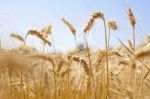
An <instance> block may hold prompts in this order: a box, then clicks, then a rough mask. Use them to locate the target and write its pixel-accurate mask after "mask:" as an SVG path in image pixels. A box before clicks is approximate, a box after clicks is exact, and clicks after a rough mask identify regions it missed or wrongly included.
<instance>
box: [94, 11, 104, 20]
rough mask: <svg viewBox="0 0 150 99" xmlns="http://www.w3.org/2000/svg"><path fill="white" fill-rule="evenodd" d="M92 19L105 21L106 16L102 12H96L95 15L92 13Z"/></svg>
mask: <svg viewBox="0 0 150 99" xmlns="http://www.w3.org/2000/svg"><path fill="white" fill-rule="evenodd" d="M92 18H94V19H97V18H100V19H103V18H104V14H103V13H101V12H94V13H92Z"/></svg>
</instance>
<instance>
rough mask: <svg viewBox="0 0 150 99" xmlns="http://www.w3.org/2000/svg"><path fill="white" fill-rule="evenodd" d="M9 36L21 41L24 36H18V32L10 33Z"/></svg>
mask: <svg viewBox="0 0 150 99" xmlns="http://www.w3.org/2000/svg"><path fill="white" fill-rule="evenodd" d="M10 36H11V37H13V38H15V39H17V40H19V41H21V42H24V38H23V37H22V36H20V35H19V34H16V33H11V34H10Z"/></svg>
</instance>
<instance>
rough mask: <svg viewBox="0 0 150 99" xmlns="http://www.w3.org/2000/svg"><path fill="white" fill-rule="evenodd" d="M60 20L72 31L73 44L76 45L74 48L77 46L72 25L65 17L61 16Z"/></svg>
mask: <svg viewBox="0 0 150 99" xmlns="http://www.w3.org/2000/svg"><path fill="white" fill-rule="evenodd" d="M62 21H63V23H64V24H65V25H66V26H67V27H68V28H69V29H70V31H71V32H72V34H73V37H74V40H75V45H76V48H77V40H76V29H75V28H74V27H73V25H72V24H71V23H70V22H68V21H67V20H66V19H65V18H62Z"/></svg>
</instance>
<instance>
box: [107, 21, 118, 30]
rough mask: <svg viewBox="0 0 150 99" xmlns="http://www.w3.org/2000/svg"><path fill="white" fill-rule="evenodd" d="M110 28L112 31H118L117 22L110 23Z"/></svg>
mask: <svg viewBox="0 0 150 99" xmlns="http://www.w3.org/2000/svg"><path fill="white" fill-rule="evenodd" d="M108 27H109V28H110V29H112V30H117V23H116V22H115V21H109V22H108Z"/></svg>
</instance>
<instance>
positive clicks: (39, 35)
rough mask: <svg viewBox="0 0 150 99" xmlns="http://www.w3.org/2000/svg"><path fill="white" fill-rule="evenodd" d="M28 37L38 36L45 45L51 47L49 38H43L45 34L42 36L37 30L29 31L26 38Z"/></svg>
mask: <svg viewBox="0 0 150 99" xmlns="http://www.w3.org/2000/svg"><path fill="white" fill-rule="evenodd" d="M28 35H34V36H37V37H38V38H39V39H41V40H42V41H43V42H44V44H48V45H49V46H51V42H50V41H48V40H47V38H45V37H44V36H43V34H41V32H39V31H37V30H29V31H28V33H27V35H26V38H27V36H28Z"/></svg>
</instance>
